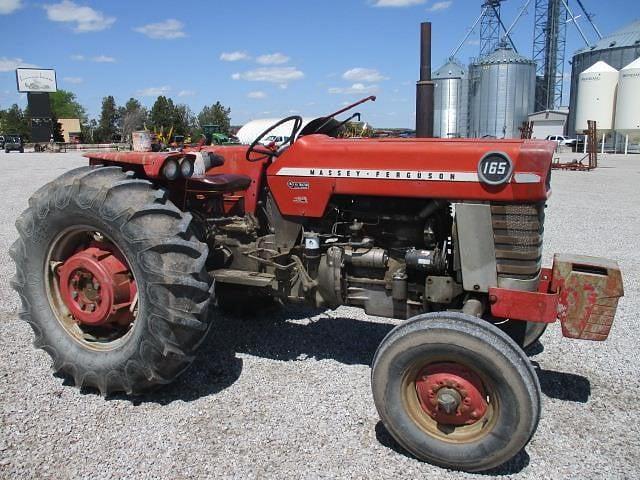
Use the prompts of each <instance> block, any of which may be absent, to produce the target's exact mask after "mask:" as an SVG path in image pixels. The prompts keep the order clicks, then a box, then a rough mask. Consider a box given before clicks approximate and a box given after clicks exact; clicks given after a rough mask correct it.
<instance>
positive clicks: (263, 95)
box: [247, 91, 267, 99]
mask: <svg viewBox="0 0 640 480" xmlns="http://www.w3.org/2000/svg"><path fill="white" fill-rule="evenodd" d="M247 97H249V98H256V99H262V98H267V94H266V93H264V92H261V91H256V92H249V93H247Z"/></svg>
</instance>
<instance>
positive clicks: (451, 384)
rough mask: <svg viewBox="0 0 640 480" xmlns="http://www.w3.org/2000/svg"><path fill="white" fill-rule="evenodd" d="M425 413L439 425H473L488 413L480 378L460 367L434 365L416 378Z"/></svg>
mask: <svg viewBox="0 0 640 480" xmlns="http://www.w3.org/2000/svg"><path fill="white" fill-rule="evenodd" d="M415 388H416V393H417V395H418V400H419V402H420V406H421V407H422V410H423V411H424V412H425V413H426V414H427V415H429V417H431V418H432V419H433V420H435V421H436V422H437V423H439V424H445V425H456V426H458V425H473V424H475V423H476V422H478V421H479V420H480V419H481V418H483V417H484V415H485V413H486V412H487V407H488V403H487V393H486V391H485V388H484V386H483V384H482V381H481V380H480V377H478V375H477V374H475V373H474V372H473V371H471V370H470V369H468V368H466V367H465V366H463V365H460V364H458V363H434V364H431V365H427V366H426V367H424V368H423V369H422V370H420V372H419V373H418V374H417V376H416V379H415Z"/></svg>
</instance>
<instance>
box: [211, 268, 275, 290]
mask: <svg viewBox="0 0 640 480" xmlns="http://www.w3.org/2000/svg"><path fill="white" fill-rule="evenodd" d="M211 273H212V274H213V277H214V278H215V279H216V282H220V283H226V284H233V285H243V286H245V287H262V288H264V287H269V286H271V284H272V282H274V281H275V279H276V277H275V275H272V274H270V273H257V272H246V271H244V270H233V269H230V268H222V269H220V270H214V271H213V272H211Z"/></svg>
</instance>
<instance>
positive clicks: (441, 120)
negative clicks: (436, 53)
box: [432, 59, 469, 138]
mask: <svg viewBox="0 0 640 480" xmlns="http://www.w3.org/2000/svg"><path fill="white" fill-rule="evenodd" d="M432 78H433V81H434V83H435V88H434V91H435V94H434V95H435V98H434V119H433V135H434V136H435V137H441V138H458V137H466V136H467V128H468V114H467V113H468V95H469V80H468V75H467V69H466V68H465V67H464V66H463V65H461V64H459V63H458V62H457V61H456V60H454V59H450V60H449V61H448V62H447V63H445V64H444V65H443V66H442V67H440V68H439V69H438V70H436V71H435V73H434V74H433V77H432Z"/></svg>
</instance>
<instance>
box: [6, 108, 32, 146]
mask: <svg viewBox="0 0 640 480" xmlns="http://www.w3.org/2000/svg"><path fill="white" fill-rule="evenodd" d="M1 118H2V129H1V131H2V133H17V134H19V135H21V136H22V138H24V139H25V140H27V141H28V140H29V138H30V137H31V129H30V128H29V119H28V118H27V116H26V115H25V113H24V112H23V111H22V109H21V108H20V107H19V106H18V105H17V104H15V103H14V104H13V105H11V107H9V108H8V109H7V110H4V112H3V114H2V117H1Z"/></svg>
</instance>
